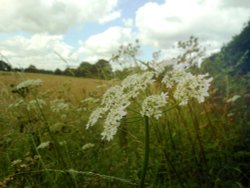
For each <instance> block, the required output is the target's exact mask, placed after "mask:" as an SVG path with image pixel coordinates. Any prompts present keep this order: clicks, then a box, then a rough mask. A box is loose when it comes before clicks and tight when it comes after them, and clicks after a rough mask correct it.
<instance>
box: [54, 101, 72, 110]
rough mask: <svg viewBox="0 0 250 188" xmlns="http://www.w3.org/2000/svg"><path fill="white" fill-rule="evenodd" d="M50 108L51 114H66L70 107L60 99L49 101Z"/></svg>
mask: <svg viewBox="0 0 250 188" xmlns="http://www.w3.org/2000/svg"><path fill="white" fill-rule="evenodd" d="M50 108H51V110H52V112H66V111H68V110H69V109H70V105H69V104H68V103H66V102H65V101H64V100H62V99H55V100H53V101H51V106H50Z"/></svg>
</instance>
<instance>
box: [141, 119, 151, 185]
mask: <svg viewBox="0 0 250 188" xmlns="http://www.w3.org/2000/svg"><path fill="white" fill-rule="evenodd" d="M144 118H145V148H144V151H145V152H144V163H143V171H142V177H141V182H140V188H144V182H145V177H146V174H147V168H148V159H149V119H148V117H147V116H145V117H144Z"/></svg>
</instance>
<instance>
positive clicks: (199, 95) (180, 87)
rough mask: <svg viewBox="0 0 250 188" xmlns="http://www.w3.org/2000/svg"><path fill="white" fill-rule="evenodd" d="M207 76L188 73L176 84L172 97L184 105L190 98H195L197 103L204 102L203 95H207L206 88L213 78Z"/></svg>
mask: <svg viewBox="0 0 250 188" xmlns="http://www.w3.org/2000/svg"><path fill="white" fill-rule="evenodd" d="M207 76H208V75H207V74H205V75H197V76H195V75H192V74H189V75H188V77H186V78H185V79H182V80H181V81H180V82H179V83H178V84H177V86H176V90H175V92H174V97H175V99H177V100H178V101H179V102H180V105H186V104H187V103H188V101H189V99H190V98H195V99H196V100H197V101H198V102H199V103H202V102H204V100H205V97H207V96H209V93H208V89H209V86H210V83H211V81H212V80H213V79H212V78H207Z"/></svg>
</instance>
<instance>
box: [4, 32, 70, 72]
mask: <svg viewBox="0 0 250 188" xmlns="http://www.w3.org/2000/svg"><path fill="white" fill-rule="evenodd" d="M63 40H64V39H63V36H62V35H54V36H52V35H48V34H35V35H33V36H32V37H23V36H16V37H13V38H11V39H8V40H5V41H0V53H1V54H2V55H3V56H4V57H7V58H8V60H9V61H10V63H11V64H12V65H13V66H14V67H19V66H21V67H22V68H25V67H27V66H29V65H30V64H33V65H35V66H36V67H38V68H43V69H55V68H57V67H59V68H65V66H66V64H65V62H63V61H62V60H61V59H60V58H59V57H58V56H57V55H56V53H58V54H60V55H61V56H62V57H64V58H66V59H74V57H73V50H74V48H73V47H72V46H69V45H68V44H66V43H65V42H64V41H63ZM55 52H56V53H55Z"/></svg>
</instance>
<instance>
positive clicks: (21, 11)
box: [0, 0, 250, 70]
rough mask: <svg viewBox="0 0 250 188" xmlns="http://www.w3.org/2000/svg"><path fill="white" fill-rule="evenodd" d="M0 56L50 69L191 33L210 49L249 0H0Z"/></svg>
mask: <svg viewBox="0 0 250 188" xmlns="http://www.w3.org/2000/svg"><path fill="white" fill-rule="evenodd" d="M0 12H1V16H0V23H1V24H0V59H2V60H6V58H7V59H8V61H9V62H10V63H11V64H12V66H14V67H27V66H28V65H30V64H33V65H35V66H36V67H38V68H43V69H52V70H54V69H55V68H61V69H64V68H65V67H66V64H65V62H63V61H62V60H61V59H60V58H59V57H58V56H57V55H56V53H57V54H60V55H61V56H62V57H63V58H64V59H66V60H67V61H68V62H69V64H70V65H72V66H77V65H79V63H80V62H81V61H90V62H95V61H96V60H98V59H99V58H107V59H109V58H110V57H111V55H112V54H113V53H114V52H115V51H116V50H117V49H118V47H119V46H120V45H121V44H125V43H128V42H133V41H135V39H139V41H140V44H141V46H142V51H144V52H143V54H142V57H143V58H146V59H147V58H150V57H151V53H152V52H153V51H157V50H162V52H163V53H166V54H167V55H169V56H171V54H174V50H173V48H172V46H173V45H174V44H175V43H176V42H177V41H180V40H182V41H183V40H187V39H188V38H189V36H191V35H194V36H196V37H198V38H199V39H200V43H201V44H202V45H204V46H205V47H206V48H207V49H208V51H209V52H215V51H218V50H219V49H220V47H221V46H222V45H223V44H225V43H227V42H228V41H230V39H231V38H232V36H234V35H236V34H238V33H239V32H240V31H241V30H242V28H243V26H244V24H246V23H247V21H248V20H249V19H250V0H165V1H164V0H155V1H146V0H23V1H20V0H0Z"/></svg>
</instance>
